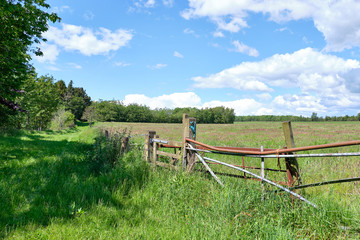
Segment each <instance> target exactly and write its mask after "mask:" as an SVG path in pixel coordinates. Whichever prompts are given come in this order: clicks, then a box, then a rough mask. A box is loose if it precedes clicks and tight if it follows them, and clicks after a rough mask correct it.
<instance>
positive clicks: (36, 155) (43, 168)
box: [0, 123, 360, 239]
mask: <svg viewBox="0 0 360 240" xmlns="http://www.w3.org/2000/svg"><path fill="white" fill-rule="evenodd" d="M104 127H105V128H107V129H108V130H110V131H115V130H117V129H124V128H128V129H131V132H132V135H136V134H144V133H145V131H146V130H156V131H157V134H159V135H160V137H163V138H164V139H172V140H181V134H180V133H181V125H178V124H129V123H101V124H97V125H95V127H94V128H91V129H90V128H88V127H87V126H78V127H76V128H74V129H71V130H68V131H58V132H53V131H47V132H41V133H38V132H27V131H19V132H14V133H12V134H2V135H0V149H1V150H0V194H1V195H0V206H1V208H0V227H1V228H0V237H2V238H11V239H49V238H50V239H294V238H301V239H360V236H359V234H360V200H359V194H360V192H359V191H360V188H359V185H358V184H356V183H344V184H338V185H331V186H324V187H319V188H313V189H312V190H306V192H304V193H303V194H304V196H305V197H306V198H308V199H309V200H311V201H312V202H314V203H316V204H317V205H318V209H314V208H312V207H311V206H308V205H306V204H304V203H302V202H296V204H295V205H293V204H292V201H291V198H289V197H288V196H287V195H285V194H278V195H276V194H272V193H269V194H266V195H265V196H264V195H263V194H262V191H261V184H259V183H258V182H252V181H244V180H238V179H233V178H227V177H222V176H221V179H222V181H224V182H225V185H226V187H225V188H221V187H220V186H219V185H218V184H217V183H216V182H215V181H214V180H213V179H212V178H211V177H209V176H208V175H206V174H202V173H197V172H194V173H191V174H188V173H184V172H174V171H169V170H165V169H161V168H158V169H157V170H156V171H153V170H151V168H150V167H149V166H148V165H147V164H146V163H145V162H144V161H143V160H142V152H141V151H140V150H139V149H138V148H135V149H134V150H133V151H131V152H129V153H128V154H126V155H124V156H122V157H121V158H119V159H118V162H117V164H116V165H115V166H114V167H112V168H111V169H107V170H106V171H101V172H100V173H99V172H94V171H93V169H92V162H91V159H93V156H94V151H97V150H96V148H94V143H95V142H94V138H95V137H96V136H97V135H98V132H99V131H98V129H99V128H104ZM358 127H359V125H358V123H321V124H317V123H293V130H294V134H295V143H296V144H297V146H306V145H312V144H321V143H328V142H329V143H330V142H337V141H345V140H354V139H360V136H359V132H358V130H357V129H358ZM260 129H261V132H260V131H258V130H260ZM281 131H282V129H281V124H280V123H241V124H233V125H198V140H200V141H203V142H205V143H208V144H212V145H220V146H221V145H224V146H225V145H227V146H251V147H259V146H260V145H264V147H265V148H267V147H270V148H274V147H275V148H276V147H277V146H282V145H283V144H284V143H283V139H282V132H281ZM142 139H143V137H142V136H138V137H135V138H133V139H132V142H133V143H137V144H141V143H142ZM338 150H340V151H347V150H357V151H359V147H358V146H357V147H351V148H342V149H338ZM223 160H226V161H229V162H234V161H240V160H239V159H234V158H230V157H228V156H225V157H223ZM245 160H246V161H247V162H249V164H250V163H253V164H256V162H251V160H250V159H245ZM299 163H300V166H301V167H302V169H303V171H302V174H303V178H304V181H306V182H307V183H308V182H313V181H317V180H319V179H323V178H326V179H331V178H335V177H336V178H338V177H339V175H341V176H347V175H349V176H350V175H351V176H358V169H359V168H358V166H359V165H356V164H358V163H359V161H358V158H346V159H344V158H336V159H331V160H329V159H315V160H314V161H313V160H311V159H299ZM266 164H267V166H271V164H274V163H272V162H266ZM275 164H276V163H275ZM334 170H336V171H334ZM313 176H315V177H314V178H315V179H312V178H313ZM341 176H340V177H341ZM271 177H272V176H271ZM274 177H275V176H274ZM264 198H265V199H264Z"/></svg>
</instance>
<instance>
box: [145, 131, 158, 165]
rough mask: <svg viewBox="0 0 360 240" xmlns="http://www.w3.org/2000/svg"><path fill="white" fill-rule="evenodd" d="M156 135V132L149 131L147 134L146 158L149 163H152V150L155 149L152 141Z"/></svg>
mask: <svg viewBox="0 0 360 240" xmlns="http://www.w3.org/2000/svg"><path fill="white" fill-rule="evenodd" d="M155 134H156V132H155V131H147V133H146V134H145V145H144V156H145V160H146V161H147V162H150V161H151V150H152V148H153V144H152V142H151V139H153V138H154V137H155Z"/></svg>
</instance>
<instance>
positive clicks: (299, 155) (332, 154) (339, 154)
mask: <svg viewBox="0 0 360 240" xmlns="http://www.w3.org/2000/svg"><path fill="white" fill-rule="evenodd" d="M187 149H190V148H187ZM194 150H195V151H199V152H206V153H215V154H226V155H228V154H230V155H236V156H239V155H240V156H244V157H253V158H305V157H354V156H360V152H353V153H312V154H291V155H283V154H281V155H277V154H276V155H275V154H272V155H243V154H237V153H224V152H218V151H211V150H203V149H198V148H196V149H194Z"/></svg>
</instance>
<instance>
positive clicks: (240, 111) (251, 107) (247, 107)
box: [202, 98, 262, 115]
mask: <svg viewBox="0 0 360 240" xmlns="http://www.w3.org/2000/svg"><path fill="white" fill-rule="evenodd" d="M220 106H223V107H227V108H232V109H234V111H235V115H257V110H258V109H260V108H261V107H262V104H261V103H259V102H257V101H255V100H254V99H249V98H245V99H240V100H236V101H228V102H226V101H211V102H206V103H204V104H203V105H202V107H204V108H205V107H209V108H213V107H220Z"/></svg>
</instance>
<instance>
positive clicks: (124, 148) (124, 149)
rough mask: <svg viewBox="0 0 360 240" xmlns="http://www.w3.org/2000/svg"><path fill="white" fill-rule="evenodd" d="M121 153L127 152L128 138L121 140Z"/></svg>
mask: <svg viewBox="0 0 360 240" xmlns="http://www.w3.org/2000/svg"><path fill="white" fill-rule="evenodd" d="M120 151H121V152H122V153H127V152H128V151H129V137H123V138H122V139H121V149H120Z"/></svg>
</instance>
